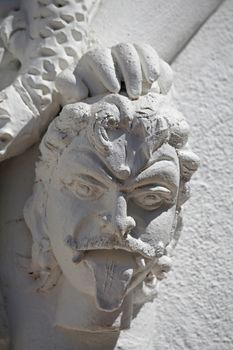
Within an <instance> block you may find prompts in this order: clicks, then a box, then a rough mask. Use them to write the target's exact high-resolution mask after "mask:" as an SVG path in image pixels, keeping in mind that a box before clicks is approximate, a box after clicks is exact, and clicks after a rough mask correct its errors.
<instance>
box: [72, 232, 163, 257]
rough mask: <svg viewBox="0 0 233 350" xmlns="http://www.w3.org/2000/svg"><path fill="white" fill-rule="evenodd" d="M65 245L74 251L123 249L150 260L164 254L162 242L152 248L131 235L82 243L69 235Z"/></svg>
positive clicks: (89, 240) (83, 241)
mask: <svg viewBox="0 0 233 350" xmlns="http://www.w3.org/2000/svg"><path fill="white" fill-rule="evenodd" d="M65 244H66V245H67V246H68V247H69V248H71V249H72V250H74V251H80V252H84V251H87V250H104V249H109V250H110V249H122V250H125V251H128V252H130V253H134V254H140V255H142V256H143V257H145V258H148V259H154V258H160V257H161V256H162V255H163V254H164V245H163V243H162V242H159V243H158V245H157V246H156V247H152V246H151V245H150V244H149V243H146V242H144V241H142V240H141V239H140V238H134V237H132V236H129V235H128V236H127V237H124V238H123V239H119V238H118V237H117V236H112V235H111V236H110V237H104V236H102V237H93V238H90V239H88V240H82V241H81V242H79V241H78V239H76V238H74V237H73V236H72V235H68V236H67V237H66V238H65Z"/></svg>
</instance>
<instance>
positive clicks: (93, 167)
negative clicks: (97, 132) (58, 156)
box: [66, 149, 113, 188]
mask: <svg viewBox="0 0 233 350" xmlns="http://www.w3.org/2000/svg"><path fill="white" fill-rule="evenodd" d="M80 151H81V152H80ZM80 151H79V152H78V153H77V154H76V153H74V154H73V155H74V157H72V158H71V160H69V163H68V164H67V165H66V166H67V167H69V168H72V169H74V170H75V172H73V175H75V176H76V177H77V176H82V177H84V176H85V179H86V180H87V181H89V180H90V181H91V180H95V181H97V182H98V183H99V184H101V185H102V186H104V185H105V188H107V184H111V183H112V181H113V178H112V177H111V175H110V174H109V172H108V171H106V169H105V166H104V164H103V163H102V162H101V164H99V165H98V163H99V162H100V159H99V158H98V162H97V159H96V156H95V154H93V153H91V152H90V151H86V150H85V149H82V150H80ZM80 155H82V156H81V157H80ZM82 157H84V159H83V158H82ZM93 184H94V183H93Z"/></svg>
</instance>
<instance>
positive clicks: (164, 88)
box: [158, 59, 173, 94]
mask: <svg viewBox="0 0 233 350" xmlns="http://www.w3.org/2000/svg"><path fill="white" fill-rule="evenodd" d="M172 81H173V71H172V69H171V67H170V66H169V64H168V63H166V62H165V61H164V60H161V59H160V76H159V79H158V84H159V87H160V92H161V93H162V94H167V93H168V91H169V90H170V88H171V86H172Z"/></svg>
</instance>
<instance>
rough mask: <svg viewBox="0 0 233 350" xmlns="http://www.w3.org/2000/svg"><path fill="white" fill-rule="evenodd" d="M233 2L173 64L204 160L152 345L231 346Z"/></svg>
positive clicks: (165, 348) (173, 349) (158, 306)
mask: <svg viewBox="0 0 233 350" xmlns="http://www.w3.org/2000/svg"><path fill="white" fill-rule="evenodd" d="M232 53H233V1H232V0H228V1H226V2H225V3H224V4H223V5H222V6H221V8H220V9H219V10H218V12H217V13H215V15H213V16H212V18H211V19H209V21H208V22H207V23H206V24H205V26H204V27H203V28H202V29H201V30H200V32H199V33H198V34H197V36H196V37H195V38H193V40H192V41H191V42H190V43H189V45H188V46H187V47H186V49H185V50H184V51H183V52H182V53H181V54H180V56H179V57H178V58H177V59H176V61H175V62H174V64H173V68H174V69H175V71H176V72H177V75H176V78H175V81H176V84H175V85H176V88H177V101H178V104H179V107H180V109H181V110H182V111H183V113H184V114H185V115H186V117H187V119H188V121H189V123H190V125H191V127H192V137H191V144H192V146H193V148H194V150H195V152H196V153H197V154H199V156H200V157H201V167H200V169H199V171H198V172H197V174H196V175H195V177H194V180H193V196H192V199H191V201H190V202H189V203H187V205H186V206H185V228H184V231H183V235H182V237H181V240H180V243H179V245H178V247H177V249H176V252H175V258H174V272H173V273H172V274H171V275H170V277H169V279H168V280H167V283H166V284H164V285H163V286H162V288H161V294H160V298H159V299H158V300H157V301H156V302H155V303H154V311H153V312H156V315H157V317H156V321H155V324H154V341H155V345H154V349H155V350H178V349H179V350H183V349H184V350H187V349H192V350H200V349H203V350H232V349H233V331H232V330H233V255H232V252H233V228H232V227H233V216H232V213H233V181H232V174H233V161H232V154H233V138H232V134H233V98H232V93H233V55H232Z"/></svg>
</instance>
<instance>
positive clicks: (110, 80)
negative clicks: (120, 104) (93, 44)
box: [85, 49, 121, 93]
mask: <svg viewBox="0 0 233 350" xmlns="http://www.w3.org/2000/svg"><path fill="white" fill-rule="evenodd" d="M85 59H86V60H87V63H88V64H89V65H90V67H91V68H92V70H93V71H94V72H95V74H96V75H97V76H98V78H99V80H100V81H101V83H102V84H103V85H104V86H105V87H106V89H107V90H108V91H110V92H113V93H117V92H119V91H120V88H121V86H120V82H119V81H118V79H117V75H116V69H115V66H114V61H113V58H112V55H111V49H104V50H103V49H96V50H92V51H89V52H87V53H86V55H85Z"/></svg>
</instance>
